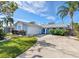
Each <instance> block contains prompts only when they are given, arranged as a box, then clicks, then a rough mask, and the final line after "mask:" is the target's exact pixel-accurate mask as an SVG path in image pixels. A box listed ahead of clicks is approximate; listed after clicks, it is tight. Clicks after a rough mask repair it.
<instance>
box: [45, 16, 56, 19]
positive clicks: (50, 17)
mask: <svg viewBox="0 0 79 59" xmlns="http://www.w3.org/2000/svg"><path fill="white" fill-rule="evenodd" d="M46 18H47V19H49V20H55V17H53V16H47V17H46Z"/></svg>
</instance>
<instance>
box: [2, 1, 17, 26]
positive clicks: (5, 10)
mask: <svg viewBox="0 0 79 59" xmlns="http://www.w3.org/2000/svg"><path fill="white" fill-rule="evenodd" d="M1 3H3V2H1ZM1 6H2V7H1V9H0V12H1V14H4V15H5V16H6V17H5V18H4V21H5V23H6V26H8V25H9V24H10V25H12V24H13V23H14V20H13V14H14V12H15V10H16V9H17V8H18V5H17V4H16V3H15V2H13V1H8V2H5V3H3V4H2V5H1ZM10 27H12V26H10Z"/></svg>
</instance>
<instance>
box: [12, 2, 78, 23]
mask: <svg viewBox="0 0 79 59" xmlns="http://www.w3.org/2000/svg"><path fill="white" fill-rule="evenodd" d="M16 3H17V4H18V6H19V8H18V9H17V10H16V11H15V12H14V16H13V18H14V21H15V22H16V21H25V22H30V21H35V22H36V23H37V24H47V23H49V22H54V23H56V24H62V21H61V18H60V17H59V16H57V15H56V13H57V10H58V9H57V8H58V7H59V6H61V5H63V3H64V2H63V1H62V2H61V1H16ZM78 19H79V12H76V13H75V16H74V21H75V22H79V20H78ZM64 23H65V24H69V23H70V17H69V16H67V17H65V18H64Z"/></svg>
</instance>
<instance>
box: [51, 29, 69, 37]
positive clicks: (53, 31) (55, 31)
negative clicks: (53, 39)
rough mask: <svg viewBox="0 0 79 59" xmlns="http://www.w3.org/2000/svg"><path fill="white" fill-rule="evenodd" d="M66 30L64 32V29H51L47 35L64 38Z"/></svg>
mask: <svg viewBox="0 0 79 59" xmlns="http://www.w3.org/2000/svg"><path fill="white" fill-rule="evenodd" d="M68 32H69V31H68V30H64V29H51V30H49V33H50V34H52V35H61V36H64V35H66V34H67V33H68Z"/></svg>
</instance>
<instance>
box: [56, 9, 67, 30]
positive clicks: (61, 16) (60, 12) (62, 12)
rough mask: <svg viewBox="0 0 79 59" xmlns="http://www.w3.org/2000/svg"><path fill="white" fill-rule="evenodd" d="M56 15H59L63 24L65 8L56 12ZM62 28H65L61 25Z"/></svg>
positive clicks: (65, 13)
mask: <svg viewBox="0 0 79 59" xmlns="http://www.w3.org/2000/svg"><path fill="white" fill-rule="evenodd" d="M57 15H59V16H60V18H61V19H62V24H63V25H64V19H63V18H64V17H65V16H66V15H67V12H66V9H63V10H59V11H58V12H57ZM63 29H65V28H64V27H63Z"/></svg>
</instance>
